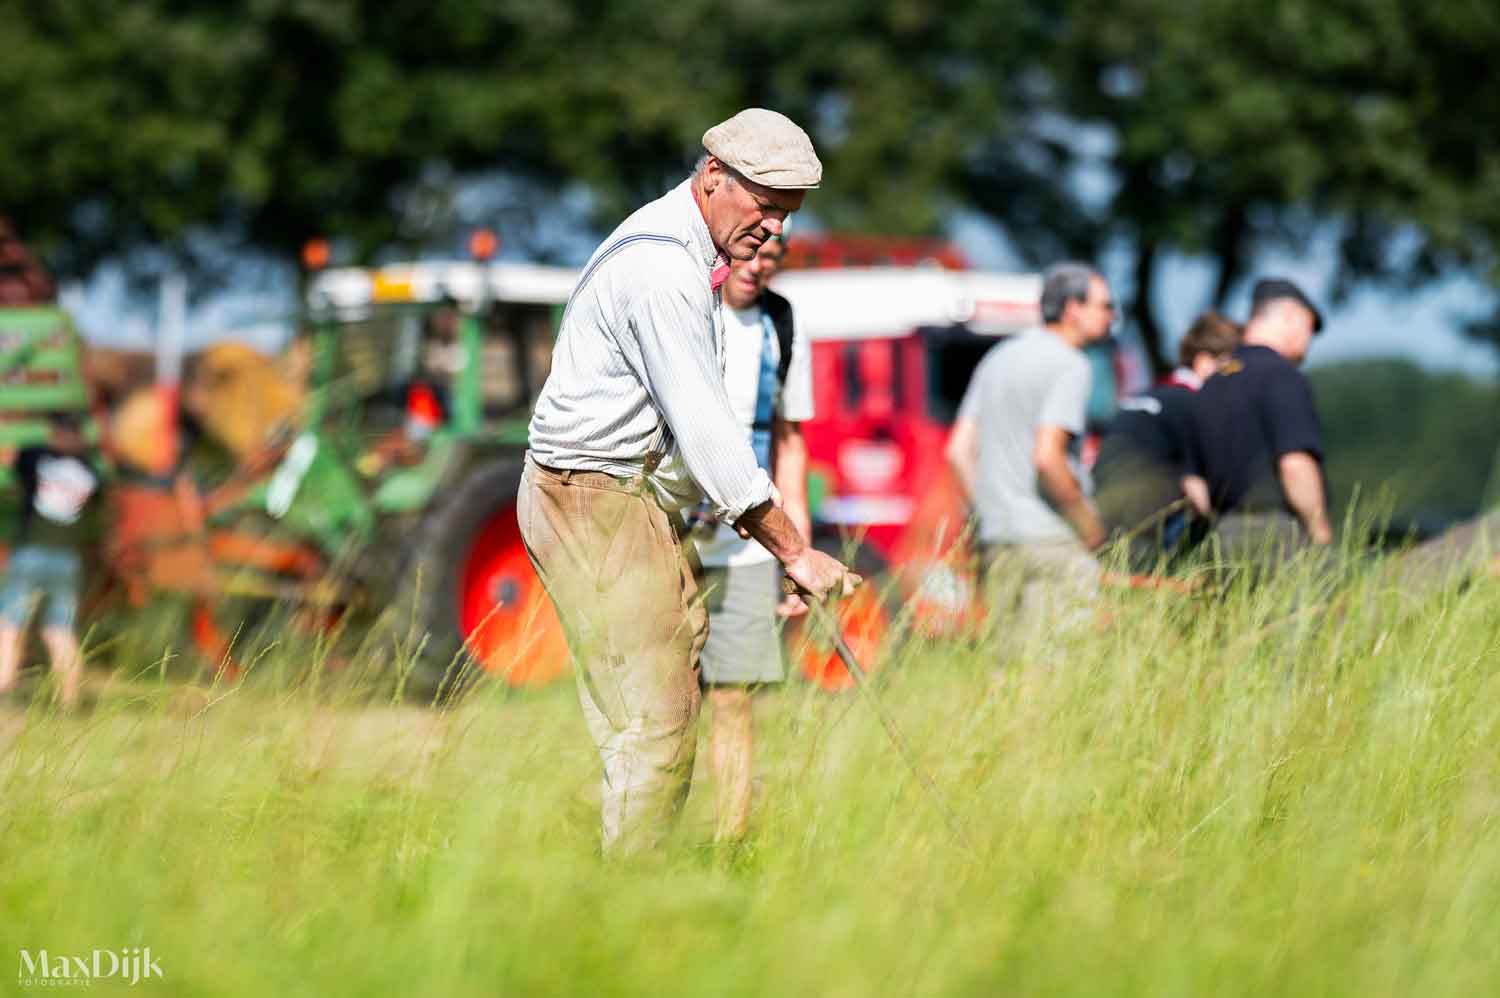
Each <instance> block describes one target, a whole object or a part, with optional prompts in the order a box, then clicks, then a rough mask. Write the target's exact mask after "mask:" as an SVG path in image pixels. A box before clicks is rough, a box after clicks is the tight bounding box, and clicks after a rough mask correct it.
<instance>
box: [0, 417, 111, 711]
mask: <svg viewBox="0 0 1500 998" xmlns="http://www.w3.org/2000/svg"><path fill="white" fill-rule="evenodd" d="M51 424H52V425H51V429H50V432H49V434H48V437H47V442H46V443H44V444H41V445H39V446H31V447H23V448H21V449H20V450H15V449H14V448H11V449H10V453H8V454H5V455H4V457H5V458H7V459H8V463H13V464H14V467H15V473H16V481H17V484H18V486H19V489H20V493H21V504H20V521H19V523H18V524H17V526H16V533H15V547H14V548H13V549H12V551H11V556H10V562H9V564H7V565H6V570H5V581H4V583H3V584H0V693H4V692H8V691H9V690H11V689H13V688H14V687H15V683H16V676H17V674H18V673H19V671H20V665H21V649H22V645H23V644H24V640H23V639H24V637H25V628H26V623H27V618H28V617H29V616H30V615H31V612H32V610H33V607H34V606H35V604H36V602H37V601H38V600H40V601H41V610H40V612H41V626H42V641H43V642H44V643H45V644H46V646H47V652H48V654H49V655H50V656H51V658H52V671H53V673H54V674H55V675H56V677H57V681H58V700H59V702H60V703H61V704H62V706H63V707H65V708H72V707H74V706H76V705H77V703H78V694H79V688H80V686H81V684H82V679H83V659H82V657H81V656H80V654H79V648H78V636H77V632H76V620H77V616H78V589H79V583H80V581H81V577H82V574H83V572H82V557H81V554H80V550H79V549H80V546H81V537H80V521H81V520H82V518H83V514H84V511H85V510H86V509H87V508H88V506H89V504H90V502H92V501H93V499H94V497H95V496H96V495H97V494H98V491H99V473H98V471H97V469H96V468H95V467H94V465H93V464H92V463H91V462H90V461H89V459H88V457H87V452H86V445H85V443H84V439H83V435H82V433H81V432H80V431H79V426H78V422H77V420H76V419H74V418H73V417H72V416H70V415H66V414H63V415H54V416H53V417H51Z"/></svg>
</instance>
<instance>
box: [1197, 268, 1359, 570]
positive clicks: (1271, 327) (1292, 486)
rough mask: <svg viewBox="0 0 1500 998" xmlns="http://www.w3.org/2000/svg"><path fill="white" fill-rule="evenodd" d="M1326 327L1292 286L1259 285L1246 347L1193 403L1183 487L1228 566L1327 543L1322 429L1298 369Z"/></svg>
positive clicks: (1271, 563)
mask: <svg viewBox="0 0 1500 998" xmlns="http://www.w3.org/2000/svg"><path fill="white" fill-rule="evenodd" d="M1322 327H1323V319H1322V316H1321V315H1320V314H1319V313H1318V310H1317V307H1316V306H1314V305H1313V303H1312V301H1311V300H1310V299H1309V298H1308V297H1307V296H1306V295H1305V294H1303V292H1302V290H1301V289H1300V288H1299V287H1297V285H1295V284H1293V283H1292V282H1291V281H1286V280H1280V279H1270V280H1263V281H1260V282H1258V283H1257V284H1256V285H1255V289H1254V291H1253V293H1252V296H1251V311H1250V319H1249V321H1248V322H1246V323H1245V339H1244V345H1242V346H1241V347H1239V348H1238V349H1237V350H1235V352H1234V356H1233V357H1231V358H1230V359H1229V361H1228V362H1227V363H1225V364H1224V366H1223V367H1222V368H1221V369H1220V370H1219V373H1217V374H1215V375H1214V376H1213V377H1211V378H1209V379H1208V380H1207V381H1206V382H1204V385H1203V388H1202V390H1201V391H1199V392H1198V393H1197V395H1195V396H1194V397H1193V421H1192V426H1193V432H1192V435H1191V436H1190V437H1189V440H1190V443H1191V446H1190V448H1189V466H1190V469H1191V471H1192V474H1191V475H1189V476H1188V478H1187V479H1185V482H1184V484H1185V487H1186V490H1187V493H1188V496H1189V497H1190V498H1191V499H1192V501H1193V504H1194V506H1195V507H1196V508H1197V509H1198V510H1199V511H1200V512H1202V513H1203V514H1204V515H1206V516H1210V517H1212V518H1213V520H1214V521H1215V522H1214V530H1213V539H1214V543H1215V549H1216V550H1217V552H1218V554H1219V555H1220V557H1221V558H1223V559H1224V560H1225V561H1228V562H1236V563H1238V562H1254V563H1257V564H1260V565H1263V566H1265V567H1267V568H1274V567H1276V566H1277V565H1278V564H1280V563H1281V562H1282V561H1284V560H1285V559H1286V558H1287V557H1289V556H1290V555H1291V554H1292V553H1294V552H1295V551H1297V550H1300V549H1301V548H1303V547H1305V546H1307V545H1309V544H1310V545H1313V546H1317V547H1323V546H1326V545H1328V544H1329V543H1330V542H1331V541H1332V539H1333V530H1332V527H1331V526H1330V524H1329V520H1328V503H1327V490H1326V487H1325V484H1324V480H1323V434H1322V429H1321V427H1320V425H1319V422H1318V412H1317V407H1316V406H1315V405H1314V403H1313V394H1312V386H1311V385H1309V384H1308V381H1307V377H1306V376H1305V375H1303V374H1302V372H1301V371H1300V370H1298V368H1299V366H1300V365H1301V363H1302V360H1303V358H1304V357H1306V356H1307V350H1308V347H1309V346H1311V344H1312V339H1313V336H1315V335H1316V334H1317V333H1318V331H1319V330H1321V329H1322Z"/></svg>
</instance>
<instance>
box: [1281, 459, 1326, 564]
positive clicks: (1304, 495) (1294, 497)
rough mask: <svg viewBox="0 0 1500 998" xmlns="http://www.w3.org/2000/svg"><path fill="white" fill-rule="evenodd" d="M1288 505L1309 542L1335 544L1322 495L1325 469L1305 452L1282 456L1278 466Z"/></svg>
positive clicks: (1282, 488) (1282, 489)
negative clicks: (1332, 542)
mask: <svg viewBox="0 0 1500 998" xmlns="http://www.w3.org/2000/svg"><path fill="white" fill-rule="evenodd" d="M1276 464H1277V471H1278V472H1279V473H1280V476H1281V491H1282V493H1283V494H1284V495H1285V496H1286V503H1287V505H1288V506H1290V507H1291V508H1292V511H1293V512H1294V513H1296V514H1297V518H1298V519H1299V520H1301V521H1302V527H1303V529H1304V530H1306V531H1307V538H1308V540H1310V541H1312V542H1313V543H1314V544H1327V543H1329V542H1330V541H1332V540H1333V528H1332V527H1330V526H1329V524H1328V504H1327V501H1326V499H1325V498H1324V495H1323V468H1322V466H1321V465H1320V464H1318V459H1317V458H1315V457H1313V456H1312V455H1311V454H1309V453H1307V452H1306V451H1292V452H1291V453H1290V454H1283V455H1281V458H1280V459H1279V460H1278V461H1277V462H1276Z"/></svg>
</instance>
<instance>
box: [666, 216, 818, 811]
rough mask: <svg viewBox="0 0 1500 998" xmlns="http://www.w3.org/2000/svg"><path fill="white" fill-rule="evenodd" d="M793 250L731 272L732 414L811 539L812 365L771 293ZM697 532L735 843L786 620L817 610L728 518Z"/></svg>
mask: <svg viewBox="0 0 1500 998" xmlns="http://www.w3.org/2000/svg"><path fill="white" fill-rule="evenodd" d="M784 252H785V249H784V247H783V245H782V242H781V240H780V239H769V240H767V241H766V242H765V244H764V245H762V246H761V248H760V251H759V252H758V253H757V254H756V255H755V256H754V257H753V258H751V259H749V260H743V261H741V260H736V261H734V263H733V264H732V266H731V269H730V273H729V279H728V280H727V281H726V282H725V284H724V291H723V293H724V305H725V309H724V380H725V384H726V387H727V388H728V390H729V404H730V408H731V410H732V411H733V412H734V415H735V416H736V417H737V418H738V419H739V421H740V424H741V425H742V426H743V427H744V429H745V433H746V435H747V436H748V437H749V438H750V446H751V448H752V449H753V450H754V451H755V456H756V460H757V461H758V462H760V464H761V466H762V467H764V468H765V469H766V470H767V471H768V472H769V473H770V475H771V479H772V481H773V482H774V483H775V485H776V488H777V489H778V490H779V491H780V492H781V496H782V501H783V504H784V506H783V508H784V510H785V512H786V514H787V516H788V517H789V518H790V519H791V521H792V522H793V523H794V524H795V525H796V527H797V529H798V530H799V531H800V532H801V533H802V536H804V537H811V536H812V522H811V517H810V515H809V513H808V507H807V443H806V441H805V440H804V439H803V436H802V422H803V421H804V420H807V419H811V418H812V415H813V393H812V361H811V358H810V356H809V349H808V343H807V338H806V337H805V336H803V335H802V334H801V333H799V332H798V331H796V329H795V328H794V326H793V323H792V309H791V305H790V303H789V302H787V300H786V299H785V298H783V297H781V296H780V295H778V294H776V293H775V292H774V291H770V290H768V289H767V288H766V285H767V283H768V282H769V281H770V280H771V278H772V277H773V276H775V274H776V272H777V270H779V269H780V267H781V258H782V255H783V254H784ZM694 533H695V536H696V539H697V544H698V555H699V558H700V559H701V560H702V562H703V573H704V587H703V588H704V591H705V592H706V593H707V596H706V597H705V599H706V602H707V604H708V611H709V627H708V643H707V644H706V645H705V646H704V648H703V654H702V657H701V658H700V660H699V665H700V668H701V670H702V671H701V682H702V683H703V685H704V687H705V688H706V690H707V693H708V700H709V703H710V704H711V705H712V713H713V716H712V719H711V722H710V727H709V766H710V769H711V771H712V773H713V776H714V787H715V792H714V802H715V809H716V813H717V831H716V837H717V838H718V839H720V840H736V839H741V838H743V837H744V836H745V832H746V830H747V828H748V826H749V821H750V760H751V755H752V745H753V734H752V730H753V729H752V721H751V693H752V691H753V689H754V687H756V686H759V685H761V684H765V683H776V682H780V681H781V680H782V678H783V668H782V661H781V639H780V635H779V633H778V627H777V624H776V618H777V616H778V615H780V616H787V615H790V614H792V613H796V612H805V610H806V607H805V605H803V604H800V603H797V602H796V601H792V600H784V599H783V597H782V595H781V565H780V564H779V563H778V562H777V561H776V559H775V558H773V557H772V556H771V553H770V552H769V551H767V550H766V549H765V548H764V547H762V546H761V545H760V543H759V542H757V541H755V540H751V539H747V538H742V537H740V536H739V534H737V533H736V532H735V530H734V528H733V527H731V526H730V525H729V524H727V523H715V522H712V521H705V522H700V523H699V525H698V526H697V528H696V529H695V531H694Z"/></svg>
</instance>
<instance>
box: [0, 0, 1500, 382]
mask: <svg viewBox="0 0 1500 998" xmlns="http://www.w3.org/2000/svg"><path fill="white" fill-rule="evenodd" d="M0 51H4V52H5V53H6V57H5V58H4V59H0V99H3V101H4V106H5V107H6V108H7V111H8V113H7V114H6V117H5V122H6V128H5V132H4V136H5V140H6V150H7V155H6V156H5V157H3V158H0V210H3V211H4V212H6V213H8V214H10V215H11V216H12V217H13V220H14V221H15V222H16V223H17V226H18V228H20V230H21V231H22V232H24V233H25V234H26V235H27V236H28V238H30V239H31V240H32V241H33V242H34V243H35V244H37V245H38V247H39V248H40V249H41V250H42V251H43V252H44V254H45V255H46V256H47V258H48V259H49V261H50V262H51V263H52V264H53V265H54V266H55V267H57V268H58V269H59V270H60V272H62V273H63V274H65V275H78V274H82V273H86V272H87V271H88V269H89V268H90V267H92V266H93V265H95V264H96V263H97V262H98V261H99V260H101V259H104V258H108V257H111V256H119V255H122V254H127V253H130V252H131V251H133V250H136V249H139V248H142V247H148V248H151V247H154V248H166V249H169V250H171V251H174V252H176V253H179V254H182V253H187V254H189V255H190V254H191V253H192V252H193V247H194V240H195V238H197V237H198V236H199V235H201V234H203V233H215V234H218V235H219V236H221V237H222V236H227V237H228V238H229V239H230V240H231V242H234V243H238V244H242V245H247V246H252V247H256V248H260V249H265V250H268V251H270V252H272V253H277V254H286V253H289V252H291V251H292V250H293V249H294V248H295V247H296V246H297V245H298V244H299V243H300V242H301V241H302V240H303V239H304V238H305V237H307V236H308V235H311V234H314V233H333V234H337V235H339V236H340V237H342V238H343V239H344V240H346V241H347V244H348V245H349V246H351V247H352V248H353V253H354V255H355V256H356V257H359V258H365V257H368V256H369V255H371V254H372V253H374V252H376V251H377V250H378V249H380V248H381V247H386V246H391V245H396V244H401V243H402V242H404V241H405V242H411V241H416V240H420V239H421V238H422V237H423V234H424V233H423V231H422V226H421V225H420V224H414V223H413V220H412V215H413V214H414V212H415V213H417V214H420V213H419V212H416V209H415V208H414V207H413V206H414V205H419V204H420V203H421V198H420V196H419V195H420V194H421V192H422V191H423V189H424V188H426V187H442V186H443V185H446V184H449V183H451V182H452V179H453V178H458V177H463V176H466V175H470V174H472V173H474V172H477V171H503V172H505V173H506V174H508V175H511V176H515V177H519V178H524V179H525V180H526V181H527V183H528V184H531V185H533V186H532V187H531V188H528V189H530V190H535V191H538V192H540V195H539V196H546V195H547V194H548V193H549V192H551V191H556V190H560V189H563V188H565V187H568V186H570V185H575V184H582V185H584V186H585V187H586V188H587V190H588V191H589V192H590V193H591V195H592V199H593V203H594V205H595V206H596V208H597V210H598V211H599V213H600V215H601V218H610V217H618V215H619V213H620V212H622V211H624V210H626V209H627V208H628V207H629V206H630V205H631V204H633V203H636V202H639V201H640V200H641V199H642V198H644V197H646V196H649V195H650V194H652V193H654V192H657V191H659V190H660V189H661V188H662V187H663V185H664V184H665V183H667V182H668V181H669V180H670V179H672V178H673V177H675V176H677V175H680V173H681V171H682V170H683V168H684V166H685V165H686V164H687V163H688V162H689V161H690V160H691V158H692V156H693V155H694V153H695V152H696V150H697V147H698V139H699V136H700V135H701V133H702V130H703V129H704V127H706V125H708V124H710V123H712V122H714V121H717V120H719V119H720V118H722V117H723V116H725V115H726V114H728V113H731V112H732V111H733V110H735V109H737V108H739V107H742V106H746V105H749V104H761V105H768V106H773V107H777V108H780V109H782V110H785V111H786V112H787V113H789V114H791V115H793V116H794V117H795V118H797V119H798V120H800V121H803V122H805V123H807V125H808V127H809V129H810V131H811V132H812V133H813V135H814V138H815V140H816V141H817V143H818V146H819V149H820V151H821V152H822V153H823V155H824V160H825V166H826V168H827V176H828V182H827V183H826V185H825V188H824V189H823V190H822V191H820V192H819V193H818V197H817V202H816V204H817V210H818V212H819V213H820V215H822V216H823V217H824V218H826V219H827V220H828V221H829V222H830V223H832V224H834V225H836V226H839V227H845V228H856V229H861V230H865V231H869V232H891V233H930V232H935V231H940V230H941V228H942V226H943V224H944V223H945V220H946V219H948V218H949V217H950V216H951V214H952V212H953V210H954V209H955V208H965V209H970V210H977V211H980V212H983V213H984V214H986V215H988V216H989V217H991V218H993V219H994V220H995V221H996V222H997V223H999V224H1000V225H1001V226H1002V227H1003V228H1004V229H1005V231H1006V232H1007V233H1008V234H1009V236H1010V237H1011V239H1012V241H1013V243H1014V244H1015V245H1016V246H1017V247H1018V249H1019V250H1020V251H1021V252H1022V254H1023V255H1024V256H1026V257H1027V258H1028V259H1029V260H1031V261H1032V262H1034V263H1042V262H1045V261H1046V260H1047V259H1050V258H1054V257H1056V256H1057V255H1060V254H1070V255H1088V256H1095V255H1098V254H1101V253H1103V252H1104V251H1106V250H1124V251H1126V252H1129V253H1131V254H1133V259H1134V260H1135V267H1134V271H1133V280H1132V284H1133V291H1134V293H1133V295H1129V294H1127V295H1126V297H1127V299H1133V315H1134V317H1135V319H1136V320H1137V322H1138V323H1139V325H1140V328H1141V331H1142V333H1143V339H1144V340H1145V341H1146V343H1147V345H1148V347H1151V348H1152V349H1153V350H1154V351H1155V353H1154V356H1155V357H1156V359H1157V360H1158V362H1160V360H1161V356H1162V351H1161V349H1160V346H1161V340H1162V338H1163V337H1162V330H1161V329H1160V328H1159V321H1158V320H1157V317H1156V315H1157V306H1158V303H1157V302H1156V301H1155V300H1154V297H1153V288H1154V287H1155V277H1156V274H1157V272H1158V269H1159V267H1160V265H1161V262H1162V260H1163V258H1164V257H1166V256H1167V255H1169V254H1199V255H1205V256H1207V257H1208V258H1210V259H1212V260H1214V261H1215V262H1216V263H1217V265H1218V268H1219V269H1218V279H1217V282H1216V287H1215V289H1214V293H1213V297H1214V298H1215V299H1219V300H1222V299H1223V298H1224V296H1225V295H1227V294H1228V293H1229V292H1230V291H1231V290H1232V288H1233V287H1234V286H1235V284H1236V282H1237V281H1239V280H1240V279H1241V277H1242V276H1243V275H1244V274H1245V272H1246V270H1247V268H1248V267H1249V266H1250V265H1251V264H1252V262H1253V260H1254V259H1255V255H1256V253H1257V252H1258V251H1259V250H1260V249H1262V248H1264V247H1267V246H1272V245H1277V244H1282V245H1291V246H1297V245H1300V244H1302V243H1304V242H1305V241H1306V240H1307V239H1308V238H1309V236H1310V233H1311V232H1313V231H1314V229H1317V228H1321V227H1326V226H1330V225H1332V226H1336V227H1337V231H1338V232H1339V233H1340V243H1339V245H1340V263H1341V271H1340V276H1341V279H1342V280H1341V284H1342V286H1348V285H1349V284H1351V283H1352V282H1354V281H1357V280H1360V279H1366V278H1374V279H1379V280H1394V281H1409V282H1416V281H1421V280H1425V279H1427V278H1430V277H1432V276H1433V275H1435V274H1438V273H1442V272H1447V271H1449V270H1451V269H1453V268H1468V269H1470V270H1472V271H1474V272H1477V273H1481V274H1483V275H1484V276H1486V277H1488V278H1490V279H1495V278H1497V277H1500V273H1497V263H1496V260H1497V257H1496V251H1495V247H1496V245H1497V243H1500V137H1497V133H1496V131H1495V130H1494V129H1493V128H1490V127H1488V123H1489V121H1490V120H1491V118H1492V117H1493V112H1494V111H1496V110H1497V109H1500V76H1496V75H1495V74H1493V73H1491V72H1489V68H1490V67H1489V61H1490V60H1489V55H1490V53H1492V52H1494V51H1500V6H1497V5H1495V4H1494V3H1493V2H1492V0H1451V2H1445V3H1442V4H1429V3H1420V2H1418V0H1333V2H1328V0H1267V2H1265V3H1257V4H1244V3H1236V2H1233V0H1202V2H1200V3H1196V4H1187V5H1184V4H1179V3H1171V2H1168V0H1119V2H1117V3H1114V4H1111V5H1106V6H1102V7H1101V6H1099V5H1096V4H1090V3H1084V2H1080V0H1049V2H1047V3H1041V2H1038V0H975V2H972V3H967V4H961V5H957V4H946V5H945V4H940V3H937V2H935V0H875V2H859V0H829V2H826V3H822V4H814V5H808V4H797V3H792V2H790V0H747V2H745V3H739V4H731V5H723V4H713V3H709V2H707V0H683V2H680V3H677V4H669V5H661V4H656V3H647V2H645V0H610V2H605V0H572V2H558V3H550V4H536V3H528V2H524V0H486V2H483V3H478V2H472V0H426V2H420V3H419V2H415V0H384V2H377V0H223V2H220V3H217V4H214V5H202V4H189V3H185V2H181V0H133V2H131V3H123V4H122V3H118V2H109V0H51V2H49V3H47V4H38V3H31V2H29V0H0ZM1205 304H1206V303H1205Z"/></svg>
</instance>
